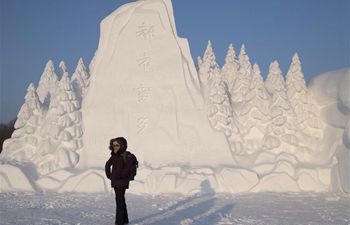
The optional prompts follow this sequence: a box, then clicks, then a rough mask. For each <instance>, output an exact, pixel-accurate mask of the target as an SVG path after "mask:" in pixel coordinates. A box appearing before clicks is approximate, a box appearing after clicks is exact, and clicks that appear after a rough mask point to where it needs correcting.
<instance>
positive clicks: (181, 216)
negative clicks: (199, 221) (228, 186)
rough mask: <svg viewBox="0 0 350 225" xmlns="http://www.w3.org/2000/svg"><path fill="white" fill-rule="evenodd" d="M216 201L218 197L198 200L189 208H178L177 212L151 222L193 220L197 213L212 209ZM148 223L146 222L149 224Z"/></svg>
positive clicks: (167, 222)
mask: <svg viewBox="0 0 350 225" xmlns="http://www.w3.org/2000/svg"><path fill="white" fill-rule="evenodd" d="M215 201H216V198H211V199H208V200H206V201H203V202H198V203H196V204H194V205H191V206H188V207H187V208H184V209H181V210H177V211H175V213H174V214H173V215H172V216H170V217H166V218H162V219H161V220H158V221H154V222H151V223H150V224H152V225H164V224H176V225H177V224H181V221H183V220H185V219H191V220H193V218H194V217H196V216H197V215H201V214H203V213H205V212H207V211H208V210H210V209H211V208H212V207H213V206H214V203H215ZM147 224H148V223H145V225H147Z"/></svg>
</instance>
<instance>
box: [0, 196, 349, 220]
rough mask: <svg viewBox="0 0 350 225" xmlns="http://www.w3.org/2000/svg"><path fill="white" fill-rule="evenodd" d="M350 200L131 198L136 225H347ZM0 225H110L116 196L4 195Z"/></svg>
mask: <svg viewBox="0 0 350 225" xmlns="http://www.w3.org/2000/svg"><path fill="white" fill-rule="evenodd" d="M349 200H350V199H349V197H348V196H342V197H339V196H335V195H333V194H300V193H299V194H296V193H256V194H252V193H249V194H248V193H247V194H212V195H211V194H195V195H180V194H167V195H158V196H150V195H145V196H141V195H134V194H127V204H128V211H129V219H130V224H133V225H146V224H152V225H165V224H179V225H229V224H235V225H239V224H242V225H243V224H259V225H264V224H266V225H273V224H276V225H277V224H278V225H283V224H288V225H289V224H293V225H294V224H308V225H321V224H324V225H326V224H327V225H331V224H334V225H343V224H345V225H348V224H350V209H349ZM0 202H1V205H0V224H2V225H5V224H11V225H23V224H35V225H39V224H45V225H47V224H50V225H54V224H60V225H63V224H64V225H68V224H74V225H88V224H91V225H97V224H98V225H100V224H101V225H112V224H113V222H114V211H115V203H114V194H113V193H112V192H111V193H105V194H81V193H80V194H74V193H63V194H58V193H43V192H42V193H1V194H0Z"/></svg>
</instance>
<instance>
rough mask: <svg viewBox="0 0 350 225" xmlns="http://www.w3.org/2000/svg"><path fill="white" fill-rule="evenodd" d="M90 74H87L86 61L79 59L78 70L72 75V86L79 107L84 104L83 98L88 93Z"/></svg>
mask: <svg viewBox="0 0 350 225" xmlns="http://www.w3.org/2000/svg"><path fill="white" fill-rule="evenodd" d="M89 79H90V74H89V73H88V72H87V70H86V68H85V65H84V61H83V59H82V58H80V59H79V62H78V65H77V68H76V69H75V72H74V74H73V75H72V84H73V87H74V90H75V92H76V94H77V98H78V101H79V105H81V104H82V101H83V98H84V97H85V95H86V93H87V87H88V86H89Z"/></svg>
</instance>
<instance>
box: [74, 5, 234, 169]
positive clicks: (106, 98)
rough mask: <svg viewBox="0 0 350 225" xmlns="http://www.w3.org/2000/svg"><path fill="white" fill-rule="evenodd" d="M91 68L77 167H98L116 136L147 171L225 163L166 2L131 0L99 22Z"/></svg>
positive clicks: (225, 148)
mask: <svg viewBox="0 0 350 225" xmlns="http://www.w3.org/2000/svg"><path fill="white" fill-rule="evenodd" d="M94 68H95V69H94V72H93V74H92V77H91V82H90V87H89V91H88V93H87V96H86V99H85V100H84V103H83V107H82V109H83V110H82V113H83V117H84V125H85V126H84V127H85V128H84V140H83V141H84V150H83V151H82V152H81V154H80V160H79V163H78V165H77V167H78V168H88V167H103V166H104V163H105V161H106V160H107V159H108V157H109V153H110V152H109V150H108V144H109V140H110V139H112V138H114V137H118V136H124V137H125V138H126V139H127V140H128V146H129V148H128V150H130V151H132V152H134V153H135V154H136V155H137V157H138V159H139V160H140V161H141V162H142V164H143V165H149V166H151V167H153V168H157V167H159V166H162V165H170V164H177V165H179V164H180V165H191V166H196V165H209V166H216V165H218V164H222V163H224V164H226V163H231V164H232V157H231V153H230V148H229V145H228V143H227V140H226V138H225V136H224V135H223V134H222V133H220V132H217V131H214V130H213V129H212V128H211V126H210V124H209V122H208V119H207V116H206V112H205V108H204V102H203V96H202V95H201V93H200V87H199V80H198V75H197V72H196V70H195V67H194V63H193V61H192V58H191V54H190V50H189V45H188V42H187V40H186V39H183V38H179V37H178V36H177V33H176V28H175V22H174V16H173V9H172V5H171V1H170V0H152V1H137V2H134V3H130V4H126V5H124V6H122V7H120V8H118V9H117V10H116V11H114V12H113V13H112V14H110V15H109V16H108V17H106V18H105V19H104V20H103V21H102V22H101V36H100V41H99V46H98V50H97V58H96V62H95V67H94ZM208 158H211V159H213V160H210V161H208V160H207V159H208Z"/></svg>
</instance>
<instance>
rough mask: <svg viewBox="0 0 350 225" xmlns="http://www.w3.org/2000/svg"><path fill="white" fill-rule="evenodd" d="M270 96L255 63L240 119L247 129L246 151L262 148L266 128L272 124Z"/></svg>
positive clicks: (245, 138)
mask: <svg viewBox="0 0 350 225" xmlns="http://www.w3.org/2000/svg"><path fill="white" fill-rule="evenodd" d="M270 101H271V99H270V95H269V94H268V93H267V90H266V88H265V84H264V81H263V78H262V76H261V72H260V68H259V66H258V65H257V64H256V63H255V64H254V66H253V72H252V79H251V81H250V86H249V90H248V91H247V92H246V93H245V95H244V96H243V102H242V111H241V114H240V118H241V121H242V123H243V124H242V125H243V126H244V128H245V131H246V132H245V133H243V135H245V136H244V137H243V139H244V143H245V146H244V149H245V150H247V151H253V150H256V149H258V148H259V147H261V146H260V145H259V143H261V140H262V138H263V136H264V134H265V128H266V126H267V124H268V123H269V122H270V119H271V118H270V113H269V105H270Z"/></svg>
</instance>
